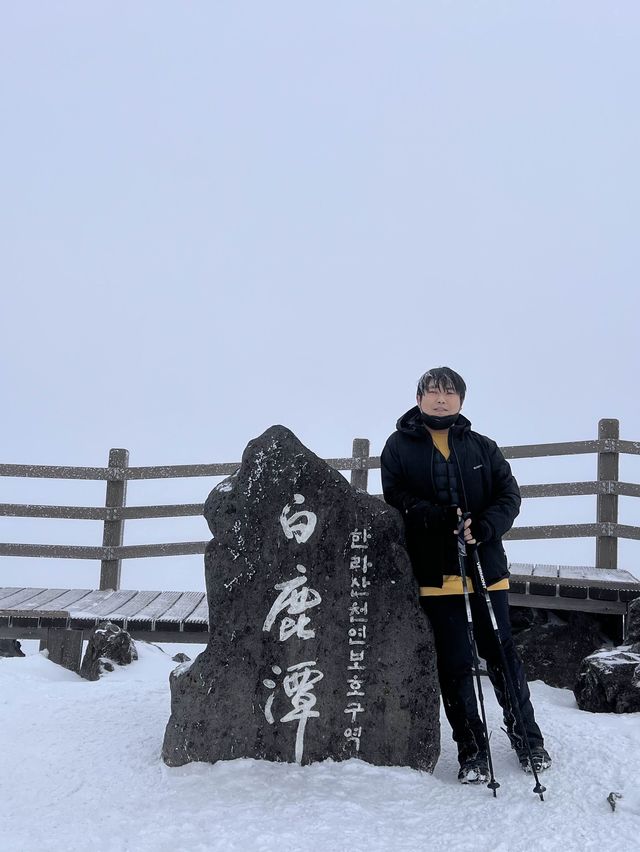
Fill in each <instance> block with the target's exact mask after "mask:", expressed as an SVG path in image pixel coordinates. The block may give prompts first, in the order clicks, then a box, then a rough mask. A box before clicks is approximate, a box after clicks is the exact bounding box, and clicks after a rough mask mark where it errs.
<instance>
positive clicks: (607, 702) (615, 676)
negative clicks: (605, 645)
mask: <svg viewBox="0 0 640 852" xmlns="http://www.w3.org/2000/svg"><path fill="white" fill-rule="evenodd" d="M573 694H574V695H575V697H576V701H577V702H578V707H579V708H580V709H581V710H589V711H590V712H591V713H638V712H640V654H638V653H634V652H632V651H631V650H630V649H629V648H627V647H625V646H620V647H618V648H614V649H613V650H611V651H598V652H597V653H595V654H590V655H589V656H588V657H586V658H585V659H584V660H583V662H582V666H581V668H580V673H579V675H578V679H577V681H576V684H575V686H574V688H573Z"/></svg>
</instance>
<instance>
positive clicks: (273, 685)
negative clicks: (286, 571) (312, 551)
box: [262, 494, 324, 763]
mask: <svg viewBox="0 0 640 852" xmlns="http://www.w3.org/2000/svg"><path fill="white" fill-rule="evenodd" d="M304 500H305V498H304V496H303V495H302V494H294V495H293V505H294V507H295V506H302V504H303V503H304ZM317 521H318V518H317V516H316V514H315V513H314V512H311V511H308V510H298V511H293V512H292V506H291V504H290V503H287V505H286V506H285V507H284V508H283V510H282V512H281V513H280V526H281V527H282V531H283V533H284V535H285V537H286V538H287V539H288V540H290V541H291V540H292V541H295V542H296V543H297V544H299V545H301V544H304V543H305V542H307V541H308V540H309V539H310V538H311V536H312V535H313V533H314V531H315V528H316V524H317ZM296 570H297V571H298V575H297V576H294V577H292V578H291V579H289V580H283V581H282V582H281V583H276V585H275V586H274V590H275V591H276V592H278V595H277V596H276V599H275V600H274V602H273V604H272V605H271V608H270V610H269V612H268V613H267V617H266V618H265V620H264V622H263V625H262V630H263V632H265V633H270V632H271V629H272V628H273V626H274V625H275V624H276V621H277V620H278V619H280V621H279V624H278V639H279V641H280V642H286V641H288V640H290V639H292V638H295V639H299V640H301V641H305V640H307V639H314V638H315V635H316V632H315V630H314V628H313V627H312V626H311V617H310V616H309V615H308V614H307V613H308V612H309V611H310V610H312V609H313V608H314V607H316V606H319V605H320V603H321V602H322V597H321V596H320V593H319V592H318V591H316V590H315V589H312V588H311V586H309V585H307V580H308V577H307V569H306V567H305V566H304V565H302V564H300V563H298V564H296ZM316 664H317V661H316V660H304V661H302V662H299V663H294V664H293V665H291V666H289V667H288V668H287V669H286V672H283V670H282V668H281V666H279V665H273V666H272V667H271V671H272V673H273V674H274V675H275V676H276V677H278V678H282V681H281V686H282V689H283V691H284V694H285V695H286V697H287V698H289V699H290V701H291V709H290V710H289V711H288V712H287V713H285V714H284V716H281V717H280V719H279V721H280V722H284V723H286V722H297V723H298V727H297V730H296V744H295V761H296V763H302V758H303V756H304V733H305V729H306V726H307V722H308V720H309V719H312V718H318V717H319V716H320V711H319V710H317V709H314V708H315V706H316V702H317V697H316V695H315V694H314V687H315V685H316V683H318V681H320V680H322V678H323V677H324V674H323V673H322V672H321V671H320V669H318V668H314V666H316ZM262 683H263V685H264V686H265V687H266V688H267V689H268V690H271V694H270V695H269V696H268V698H267V701H266V703H265V707H264V716H265V719H266V720H267V722H268V723H269V724H270V725H273V724H275V723H276V719H275V718H274V715H273V710H272V707H273V702H274V699H275V697H276V692H275V690H276V689H277V688H278V683H277V681H275V680H273V679H272V678H265V679H264V680H263V681H262Z"/></svg>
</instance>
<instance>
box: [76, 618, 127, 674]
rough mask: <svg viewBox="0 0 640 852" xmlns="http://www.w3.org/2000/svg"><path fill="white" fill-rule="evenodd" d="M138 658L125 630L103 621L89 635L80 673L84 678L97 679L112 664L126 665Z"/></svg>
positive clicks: (108, 669) (111, 669)
mask: <svg viewBox="0 0 640 852" xmlns="http://www.w3.org/2000/svg"><path fill="white" fill-rule="evenodd" d="M137 659H138V652H137V651H136V646H135V643H134V641H133V639H132V638H131V636H130V635H129V634H128V633H127V631H126V630H122V628H120V627H118V625H117V624H112V623H111V622H110V621H103V622H101V623H100V624H98V626H97V627H95V628H94V629H93V631H92V633H91V636H90V637H89V642H88V644H87V650H86V651H85V654H84V657H83V659H82V665H81V666H80V675H81V676H82V677H83V678H85V679H86V680H98V679H99V678H100V676H101V675H102V674H104V672H112V671H113V664H114V663H116V664H117V665H119V666H126V665H128V664H129V663H131V662H133V661H134V660H137Z"/></svg>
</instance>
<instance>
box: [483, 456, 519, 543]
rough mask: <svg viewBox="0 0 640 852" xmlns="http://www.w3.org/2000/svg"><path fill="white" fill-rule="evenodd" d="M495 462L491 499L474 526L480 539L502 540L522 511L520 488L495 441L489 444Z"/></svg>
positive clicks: (492, 465) (492, 463) (492, 472)
mask: <svg viewBox="0 0 640 852" xmlns="http://www.w3.org/2000/svg"><path fill="white" fill-rule="evenodd" d="M488 449H489V458H490V462H491V503H490V505H489V506H488V507H487V508H486V509H485V510H484V512H482V513H481V514H480V515H479V516H478V518H477V521H476V523H475V524H473V526H472V528H473V530H474V535H475V536H476V538H477V539H478V541H481V542H482V541H499V540H500V539H501V538H502V536H503V535H504V534H505V533H507V532H509V530H510V529H511V527H512V526H513V522H514V521H515V519H516V518H517V517H518V515H519V514H520V503H521V502H522V501H521V497H520V489H519V488H518V483H517V482H516V478H515V476H514V475H513V474H512V473H511V467H510V465H509V462H508V461H507V460H506V459H505V457H504V456H503V455H502V452H501V450H500V448H499V447H498V445H497V444H496V443H495V441H491V443H490V446H489V448H488Z"/></svg>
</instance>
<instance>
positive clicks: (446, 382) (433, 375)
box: [417, 367, 467, 403]
mask: <svg viewBox="0 0 640 852" xmlns="http://www.w3.org/2000/svg"><path fill="white" fill-rule="evenodd" d="M431 385H435V386H436V387H437V388H440V389H441V390H445V391H447V390H453V391H455V392H456V393H459V394H460V402H461V403H462V402H464V397H465V394H466V392H467V386H466V385H465V383H464V379H463V378H462V376H460V375H458V373H456V371H455V370H452V369H451V367H433V368H432V369H431V370H427V372H426V373H423V374H422V375H421V376H420V378H419V380H418V390H417V394H418V396H424V394H425V393H426V392H427V390H428V389H429V387H430V386H431Z"/></svg>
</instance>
